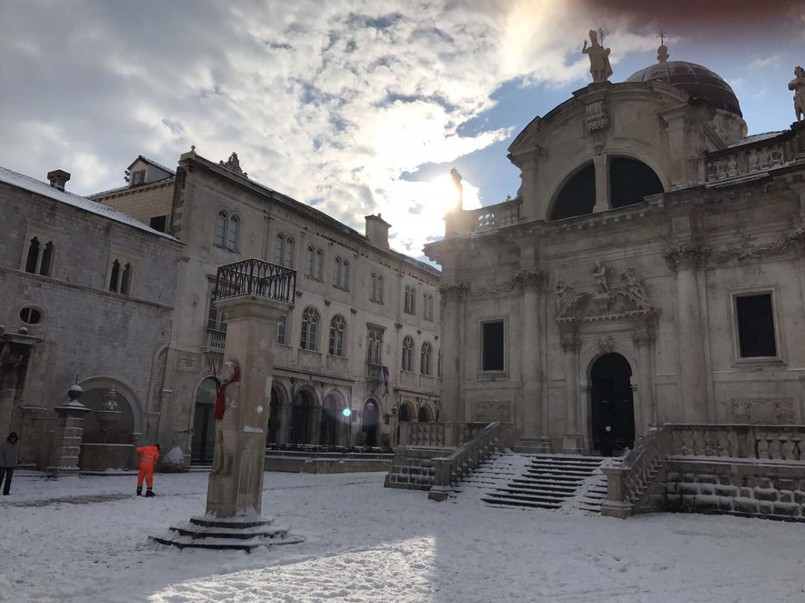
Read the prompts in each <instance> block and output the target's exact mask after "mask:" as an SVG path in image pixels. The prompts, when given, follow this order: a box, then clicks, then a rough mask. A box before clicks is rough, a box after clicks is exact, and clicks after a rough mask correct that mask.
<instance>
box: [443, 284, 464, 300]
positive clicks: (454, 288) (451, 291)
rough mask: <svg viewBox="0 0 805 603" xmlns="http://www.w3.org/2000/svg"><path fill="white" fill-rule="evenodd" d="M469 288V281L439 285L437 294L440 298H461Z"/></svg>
mask: <svg viewBox="0 0 805 603" xmlns="http://www.w3.org/2000/svg"><path fill="white" fill-rule="evenodd" d="M469 289H470V285H469V283H452V284H450V285H442V286H441V287H439V295H440V296H441V298H442V300H448V299H461V298H462V297H463V296H464V294H465V293H467V291H469Z"/></svg>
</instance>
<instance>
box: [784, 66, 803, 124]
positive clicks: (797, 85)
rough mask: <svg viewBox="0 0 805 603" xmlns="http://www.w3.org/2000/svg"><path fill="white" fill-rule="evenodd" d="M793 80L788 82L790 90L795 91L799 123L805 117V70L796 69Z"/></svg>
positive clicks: (795, 104) (795, 107)
mask: <svg viewBox="0 0 805 603" xmlns="http://www.w3.org/2000/svg"><path fill="white" fill-rule="evenodd" d="M794 75H795V76H796V77H795V78H794V79H793V80H791V81H790V82H788V89H789V90H793V91H794V111H795V112H796V114H797V121H798V122H799V121H802V117H803V115H805V69H803V68H802V67H796V68H794Z"/></svg>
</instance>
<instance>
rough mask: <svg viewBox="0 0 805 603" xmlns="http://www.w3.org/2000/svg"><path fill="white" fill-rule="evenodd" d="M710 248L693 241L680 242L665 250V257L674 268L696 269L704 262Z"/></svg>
mask: <svg viewBox="0 0 805 603" xmlns="http://www.w3.org/2000/svg"><path fill="white" fill-rule="evenodd" d="M709 253H710V249H709V248H708V247H706V246H704V245H701V244H699V243H694V242H693V241H686V242H684V243H678V244H677V245H675V246H672V247H669V248H667V249H666V250H665V251H663V254H662V255H663V257H664V258H665V261H666V262H668V264H669V266H671V269H672V270H680V269H682V270H695V269H696V268H697V267H698V266H700V265H701V264H702V263H704V260H705V258H706V257H707V256H708V255H709Z"/></svg>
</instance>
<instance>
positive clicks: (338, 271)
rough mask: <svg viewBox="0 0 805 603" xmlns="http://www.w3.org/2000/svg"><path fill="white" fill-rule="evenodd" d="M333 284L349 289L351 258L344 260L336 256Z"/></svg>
mask: <svg viewBox="0 0 805 603" xmlns="http://www.w3.org/2000/svg"><path fill="white" fill-rule="evenodd" d="M333 285H334V286H335V287H338V288H339V289H344V290H345V291H349V260H342V259H341V258H340V257H336V258H335V266H334V270H333Z"/></svg>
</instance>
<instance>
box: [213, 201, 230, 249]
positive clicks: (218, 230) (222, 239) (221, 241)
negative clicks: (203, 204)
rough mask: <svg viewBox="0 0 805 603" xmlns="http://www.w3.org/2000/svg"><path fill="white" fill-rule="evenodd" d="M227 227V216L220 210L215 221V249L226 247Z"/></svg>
mask: <svg viewBox="0 0 805 603" xmlns="http://www.w3.org/2000/svg"><path fill="white" fill-rule="evenodd" d="M228 225H229V215H228V214H227V213H226V212H225V211H224V210H223V209H222V210H221V211H219V212H218V217H217V218H216V219H215V245H216V247H224V246H226V229H227V226H228Z"/></svg>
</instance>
